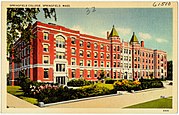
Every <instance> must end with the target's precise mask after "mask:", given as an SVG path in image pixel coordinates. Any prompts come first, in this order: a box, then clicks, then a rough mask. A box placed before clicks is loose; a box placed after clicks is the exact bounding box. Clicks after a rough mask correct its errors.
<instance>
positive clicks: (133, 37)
mask: <svg viewBox="0 0 179 115" xmlns="http://www.w3.org/2000/svg"><path fill="white" fill-rule="evenodd" d="M132 42H134V43H139V41H138V39H137V37H136V35H135V32H133V35H132V38H131V40H130V43H132Z"/></svg>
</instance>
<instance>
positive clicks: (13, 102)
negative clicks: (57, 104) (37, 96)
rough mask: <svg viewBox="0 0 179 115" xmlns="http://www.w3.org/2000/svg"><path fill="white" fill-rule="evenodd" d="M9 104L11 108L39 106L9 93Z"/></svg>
mask: <svg viewBox="0 0 179 115" xmlns="http://www.w3.org/2000/svg"><path fill="white" fill-rule="evenodd" d="M7 106H8V107H9V108H38V106H36V105H33V104H31V103H29V102H27V101H24V100H22V99H20V98H18V97H15V96H13V95H11V94H9V93H7Z"/></svg>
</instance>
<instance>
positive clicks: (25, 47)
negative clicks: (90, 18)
mask: <svg viewBox="0 0 179 115" xmlns="http://www.w3.org/2000/svg"><path fill="white" fill-rule="evenodd" d="M33 34H34V35H35V36H36V38H35V39H32V40H31V41H29V42H28V43H25V42H24V41H22V40H21V39H18V40H17V41H16V42H15V43H14V49H13V50H16V51H17V52H18V57H19V58H20V59H21V63H14V61H10V64H9V65H10V69H9V70H10V74H9V75H10V81H12V82H11V83H12V85H14V80H15V79H16V78H17V77H18V76H19V71H20V70H23V71H24V72H25V74H26V75H27V76H29V78H30V79H31V80H33V81H39V82H54V83H60V84H66V83H67V81H68V80H70V79H78V78H84V79H86V80H93V81H96V80H97V77H98V76H99V73H100V71H101V70H104V71H105V72H106V76H107V77H110V78H112V79H130V80H133V79H139V78H141V77H143V78H151V77H155V78H166V76H167V54H166V52H164V51H161V50H152V49H148V48H145V47H144V41H141V43H139V41H138V39H137V37H136V35H135V33H133V35H132V37H131V40H130V42H125V41H122V40H121V38H120V36H119V35H118V32H117V31H116V29H115V27H114V26H113V28H112V30H111V32H110V33H109V32H107V35H106V38H99V37H95V36H92V35H86V34H82V33H80V31H77V30H72V29H69V28H66V27H63V26H59V25H55V24H50V23H49V24H45V23H42V22H39V21H37V22H36V23H35V24H34V25H33ZM11 57H12V58H11V59H13V58H14V56H13V55H12V56H11Z"/></svg>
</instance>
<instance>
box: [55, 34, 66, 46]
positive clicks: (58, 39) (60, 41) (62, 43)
mask: <svg viewBox="0 0 179 115" xmlns="http://www.w3.org/2000/svg"><path fill="white" fill-rule="evenodd" d="M56 47H58V48H65V38H64V37H63V36H62V35H58V36H57V37H56Z"/></svg>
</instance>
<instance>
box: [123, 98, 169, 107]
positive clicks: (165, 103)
mask: <svg viewBox="0 0 179 115" xmlns="http://www.w3.org/2000/svg"><path fill="white" fill-rule="evenodd" d="M125 108H172V97H168V98H163V99H157V100H153V101H149V102H145V103H140V104H136V105H132V106H128V107H125Z"/></svg>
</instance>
